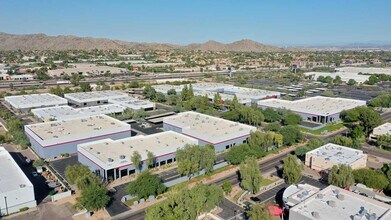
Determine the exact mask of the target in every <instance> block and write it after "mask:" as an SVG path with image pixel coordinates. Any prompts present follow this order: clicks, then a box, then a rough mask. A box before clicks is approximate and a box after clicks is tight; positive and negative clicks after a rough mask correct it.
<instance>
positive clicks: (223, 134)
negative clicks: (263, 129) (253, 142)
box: [163, 111, 257, 152]
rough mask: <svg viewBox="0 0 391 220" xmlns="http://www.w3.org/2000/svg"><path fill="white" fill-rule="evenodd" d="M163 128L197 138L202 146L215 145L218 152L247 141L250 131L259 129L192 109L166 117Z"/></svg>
mask: <svg viewBox="0 0 391 220" xmlns="http://www.w3.org/2000/svg"><path fill="white" fill-rule="evenodd" d="M163 128H164V130H166V131H169V130H171V131H175V132H178V133H181V134H184V135H187V136H189V137H192V138H195V139H197V140H198V144H199V145H201V146H204V145H208V144H210V145H213V146H214V147H215V151H216V152H219V151H223V150H226V149H229V148H231V147H233V146H235V145H240V144H243V143H246V142H247V141H248V139H249V136H250V133H251V132H254V131H256V130H257V128H256V127H253V126H249V125H245V124H241V123H237V122H232V121H229V120H225V119H221V118H217V117H213V116H209V115H204V114H201V113H197V112H191V111H190V112H183V113H179V114H177V115H174V116H169V117H165V118H164V119H163Z"/></svg>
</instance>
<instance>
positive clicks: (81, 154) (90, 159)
mask: <svg viewBox="0 0 391 220" xmlns="http://www.w3.org/2000/svg"><path fill="white" fill-rule="evenodd" d="M77 153H78V154H81V155H82V156H83V157H85V158H87V160H89V161H91V162H92V163H93V164H95V165H97V166H98V167H100V168H101V169H103V170H105V169H104V168H103V167H101V166H99V164H97V163H95V161H93V160H91V159H90V158H89V157H87V156H86V155H85V154H83V153H82V152H80V151H77Z"/></svg>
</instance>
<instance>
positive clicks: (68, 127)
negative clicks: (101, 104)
mask: <svg viewBox="0 0 391 220" xmlns="http://www.w3.org/2000/svg"><path fill="white" fill-rule="evenodd" d="M25 127H26V128H27V129H28V130H29V131H31V132H33V134H34V135H36V136H37V137H38V138H39V139H40V141H48V140H56V139H59V138H65V137H73V136H82V135H87V136H90V135H91V133H104V132H105V131H107V130H110V129H115V128H121V129H122V128H124V129H126V128H127V129H128V130H130V125H128V124H126V123H125V122H121V121H119V120H117V119H114V118H112V117H109V116H107V115H94V116H87V117H80V118H74V119H67V120H62V121H55V122H47V123H38V124H32V125H26V126H25Z"/></svg>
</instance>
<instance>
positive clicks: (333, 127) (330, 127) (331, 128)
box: [299, 123, 345, 135]
mask: <svg viewBox="0 0 391 220" xmlns="http://www.w3.org/2000/svg"><path fill="white" fill-rule="evenodd" d="M344 126H345V124H344V123H338V124H333V125H326V126H324V127H323V128H319V129H317V130H310V129H308V128H303V127H299V129H300V130H301V131H303V132H307V133H310V134H314V135H321V134H322V131H324V130H327V132H330V131H335V130H338V129H340V128H342V127H344Z"/></svg>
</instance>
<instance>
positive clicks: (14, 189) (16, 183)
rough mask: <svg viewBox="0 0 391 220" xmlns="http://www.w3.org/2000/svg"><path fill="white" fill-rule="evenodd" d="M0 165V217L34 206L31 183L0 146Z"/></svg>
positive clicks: (35, 203)
mask: <svg viewBox="0 0 391 220" xmlns="http://www.w3.org/2000/svg"><path fill="white" fill-rule="evenodd" d="M0 166H1V170H2V171H1V172H0V217H1V216H3V215H8V214H11V213H14V212H19V210H20V209H21V208H24V207H28V208H33V207H36V206H37V202H36V201H35V195H34V186H33V184H32V183H31V182H30V180H29V179H28V178H27V176H26V175H25V174H24V173H23V171H22V170H21V169H20V167H19V166H18V164H17V163H16V162H15V161H14V159H13V158H12V156H11V155H10V153H8V151H7V150H6V149H5V148H4V147H0Z"/></svg>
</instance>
